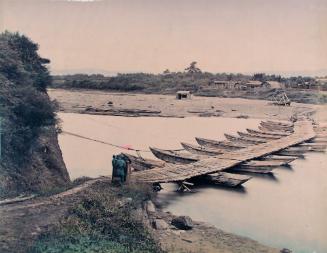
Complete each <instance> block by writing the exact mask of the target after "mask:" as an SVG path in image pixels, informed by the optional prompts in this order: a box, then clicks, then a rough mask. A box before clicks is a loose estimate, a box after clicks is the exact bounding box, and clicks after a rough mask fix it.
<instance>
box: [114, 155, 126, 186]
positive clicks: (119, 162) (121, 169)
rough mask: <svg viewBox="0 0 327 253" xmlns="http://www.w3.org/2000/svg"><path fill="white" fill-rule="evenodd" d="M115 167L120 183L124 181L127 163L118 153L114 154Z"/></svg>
mask: <svg viewBox="0 0 327 253" xmlns="http://www.w3.org/2000/svg"><path fill="white" fill-rule="evenodd" d="M115 167H116V173H117V177H119V179H120V180H119V181H120V184H122V183H124V182H125V178H126V173H125V171H126V170H127V169H126V168H127V163H126V161H125V160H124V158H123V157H122V156H120V155H118V156H116V163H115Z"/></svg>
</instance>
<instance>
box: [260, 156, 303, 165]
mask: <svg viewBox="0 0 327 253" xmlns="http://www.w3.org/2000/svg"><path fill="white" fill-rule="evenodd" d="M296 159H298V157H297V156H280V155H267V156H264V157H261V158H260V160H262V161H265V160H268V161H280V162H283V161H285V162H286V163H290V162H293V161H294V160H296Z"/></svg>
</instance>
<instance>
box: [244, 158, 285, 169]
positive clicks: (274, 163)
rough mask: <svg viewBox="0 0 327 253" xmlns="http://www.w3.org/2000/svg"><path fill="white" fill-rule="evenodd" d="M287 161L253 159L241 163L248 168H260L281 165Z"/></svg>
mask: <svg viewBox="0 0 327 253" xmlns="http://www.w3.org/2000/svg"><path fill="white" fill-rule="evenodd" d="M287 164H288V162H287V161H267V160H265V161H260V160H251V161H248V162H244V163H242V164H241V166H242V167H247V168H258V167H259V168H260V167H280V166H285V165H287Z"/></svg>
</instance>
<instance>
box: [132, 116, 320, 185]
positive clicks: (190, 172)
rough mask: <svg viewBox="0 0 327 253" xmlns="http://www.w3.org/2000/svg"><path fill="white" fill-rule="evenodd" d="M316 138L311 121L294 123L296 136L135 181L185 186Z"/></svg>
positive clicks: (173, 167) (150, 173)
mask: <svg viewBox="0 0 327 253" xmlns="http://www.w3.org/2000/svg"><path fill="white" fill-rule="evenodd" d="M315 136H316V134H315V132H314V129H313V125H312V123H311V121H309V120H306V119H303V120H299V121H297V122H295V123H294V128H293V132H292V133H288V135H287V136H285V137H282V138H280V139H276V140H270V141H267V142H265V143H259V144H257V145H252V146H248V147H246V148H242V149H240V150H233V151H231V152H229V153H225V154H218V155H216V156H213V157H210V158H206V159H202V160H200V161H198V162H194V163H190V164H178V165H177V164H166V165H165V166H164V167H161V168H153V169H151V170H145V171H139V172H135V173H133V174H132V177H133V179H135V180H136V181H141V182H147V183H168V182H182V181H185V180H187V179H190V178H193V177H197V176H201V175H206V174H211V173H215V172H220V171H224V170H227V169H229V168H232V167H234V166H237V165H240V164H241V163H244V162H246V161H249V160H252V159H256V158H260V157H263V156H267V155H271V154H273V153H275V152H278V151H281V150H283V149H286V148H288V147H291V146H294V145H298V144H301V143H303V142H306V141H309V140H312V139H313V138H314V137H315Z"/></svg>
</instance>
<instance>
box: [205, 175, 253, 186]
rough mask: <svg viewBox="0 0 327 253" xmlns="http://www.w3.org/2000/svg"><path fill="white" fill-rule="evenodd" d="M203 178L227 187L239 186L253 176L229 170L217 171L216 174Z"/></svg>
mask: <svg viewBox="0 0 327 253" xmlns="http://www.w3.org/2000/svg"><path fill="white" fill-rule="evenodd" d="M203 178H204V179H205V180H206V181H209V182H211V183H213V184H217V185H223V186H227V187H237V186H240V185H242V184H244V183H245V182H247V181H249V180H250V179H251V178H252V177H249V176H245V175H238V174H232V173H227V172H217V173H214V174H208V175H204V176H203Z"/></svg>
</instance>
